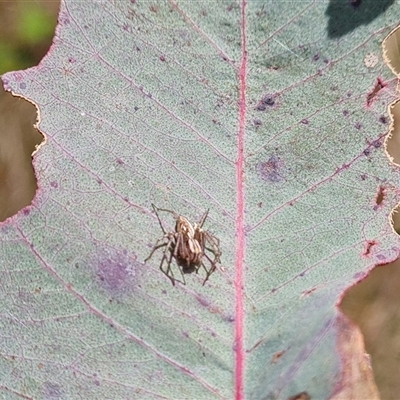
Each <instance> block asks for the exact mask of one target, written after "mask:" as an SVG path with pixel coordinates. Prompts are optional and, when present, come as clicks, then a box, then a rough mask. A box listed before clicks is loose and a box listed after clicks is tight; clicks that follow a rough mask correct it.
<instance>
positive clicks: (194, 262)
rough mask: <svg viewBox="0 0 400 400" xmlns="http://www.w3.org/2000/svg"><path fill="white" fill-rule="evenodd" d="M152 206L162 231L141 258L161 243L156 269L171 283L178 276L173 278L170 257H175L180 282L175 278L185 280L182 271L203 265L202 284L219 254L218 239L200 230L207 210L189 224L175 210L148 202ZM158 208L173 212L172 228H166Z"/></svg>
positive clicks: (213, 268)
mask: <svg viewBox="0 0 400 400" xmlns="http://www.w3.org/2000/svg"><path fill="white" fill-rule="evenodd" d="M152 206H153V209H154V212H155V213H156V216H157V219H158V222H159V224H160V226H161V229H162V231H163V233H164V235H163V236H162V237H161V238H160V239H158V240H157V242H156V244H155V246H154V247H153V250H152V251H151V253H150V255H149V256H148V257H147V258H146V260H145V262H146V261H147V260H149V259H150V258H151V256H152V255H153V253H154V252H155V251H156V250H158V249H160V248H163V247H164V251H163V256H162V258H161V262H160V269H161V271H162V272H163V273H164V274H165V275H167V276H168V278H169V279H170V280H171V282H172V284H173V285H175V281H176V280H178V279H175V277H174V273H173V271H172V268H171V263H172V260H173V259H175V261H176V264H177V265H178V268H179V271H180V273H181V275H182V280H183V282H181V281H179V280H178V282H181V283H183V284H186V282H185V276H184V274H185V273H190V272H193V271H196V273H197V272H198V271H199V269H200V268H203V269H204V270H205V272H206V277H205V279H204V281H203V285H204V284H205V283H206V282H207V280H208V278H209V277H210V275H211V274H212V273H213V272H214V271H215V269H216V266H217V264H218V263H219V262H220V257H221V250H220V248H219V239H218V238H216V237H215V236H213V235H212V234H211V233H210V232H207V231H205V230H203V224H204V222H205V220H206V218H207V215H208V211H206V212H205V213H204V215H203V216H202V218H201V219H200V221H199V223H194V224H193V225H192V224H191V223H190V222H189V220H188V219H187V218H185V217H183V216H181V215H178V214H176V213H175V212H174V211H171V210H166V209H163V208H158V207H156V206H155V205H154V204H152ZM158 211H166V212H169V213H171V214H172V215H173V216H174V218H175V219H176V224H175V231H174V232H166V230H165V229H164V226H163V224H162V222H161V219H160V217H159V215H158ZM160 242H161V243H160ZM204 260H207V263H208V264H209V267H208V268H207V266H206V265H205V264H204ZM165 261H166V264H167V268H166V269H164V268H163V265H164V262H165Z"/></svg>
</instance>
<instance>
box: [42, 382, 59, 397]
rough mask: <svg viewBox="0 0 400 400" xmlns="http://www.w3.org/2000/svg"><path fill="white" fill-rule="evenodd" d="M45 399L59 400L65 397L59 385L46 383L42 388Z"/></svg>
mask: <svg viewBox="0 0 400 400" xmlns="http://www.w3.org/2000/svg"><path fill="white" fill-rule="evenodd" d="M42 393H43V399H45V400H58V399H61V398H62V397H63V391H62V390H61V386H60V385H59V384H58V383H53V382H44V383H43V387H42Z"/></svg>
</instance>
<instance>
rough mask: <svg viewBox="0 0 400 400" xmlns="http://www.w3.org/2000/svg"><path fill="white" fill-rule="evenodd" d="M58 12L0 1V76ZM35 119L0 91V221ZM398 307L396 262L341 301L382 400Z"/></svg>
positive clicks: (31, 141) (398, 344) (24, 176)
mask: <svg viewBox="0 0 400 400" xmlns="http://www.w3.org/2000/svg"><path fill="white" fill-rule="evenodd" d="M121 1H124V0H121ZM58 8H59V1H58V0H57V1H56V0H7V1H5V0H0V74H3V73H4V72H8V71H14V70H20V69H25V68H29V67H33V66H35V65H37V64H38V63H39V62H40V60H41V59H42V58H43V56H44V55H45V54H46V53H47V51H48V49H49V47H50V46H51V42H52V38H53V35H54V29H55V26H56V23H57V14H58ZM36 118H37V113H36V108H35V106H34V105H32V104H30V103H28V102H26V101H24V100H23V99H20V98H15V97H13V96H12V95H11V94H9V93H5V92H4V91H3V90H2V88H0V221H2V220H4V219H5V218H7V217H9V216H11V215H14V214H15V213H16V212H18V210H20V209H21V208H22V207H24V206H26V205H29V204H30V203H31V201H32V199H33V197H34V194H35V191H36V188H37V186H36V178H35V174H34V170H33V167H32V153H33V152H34V151H35V150H36V149H37V147H38V145H40V143H41V142H42V141H43V136H42V135H41V134H40V133H39V132H38V131H37V130H36V129H35V128H34V127H33V125H34V123H35V121H36ZM16 160H18V162H16ZM21 191H23V192H24V193H23V195H21ZM21 199H22V200H21ZM399 304H400V265H399V262H396V263H392V264H389V265H385V266H379V267H376V268H375V269H374V270H373V271H372V273H371V274H370V275H369V276H368V278H366V279H365V280H364V281H362V282H361V283H359V284H357V285H356V286H354V287H352V288H350V289H349V290H348V291H347V292H346V294H345V296H344V298H343V301H342V309H343V311H344V312H345V314H346V315H347V316H348V317H349V318H351V319H352V320H353V321H354V322H355V323H356V324H357V325H358V326H359V327H360V329H361V331H362V333H363V335H364V341H365V349H366V351H367V352H368V353H369V354H370V355H371V362H372V366H373V372H374V377H375V380H376V383H377V386H378V388H379V391H380V394H381V398H382V399H399V398H400V379H399V375H400V373H399V371H400V307H399ZM349 400H350V399H349ZM357 400H358V399H357ZM361 400H364V399H361Z"/></svg>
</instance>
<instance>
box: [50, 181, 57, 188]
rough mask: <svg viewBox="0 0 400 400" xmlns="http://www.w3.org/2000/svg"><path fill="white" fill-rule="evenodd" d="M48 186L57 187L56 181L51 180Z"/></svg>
mask: <svg viewBox="0 0 400 400" xmlns="http://www.w3.org/2000/svg"><path fill="white" fill-rule="evenodd" d="M50 186H51V187H52V188H58V183H57V182H56V181H52V182H50Z"/></svg>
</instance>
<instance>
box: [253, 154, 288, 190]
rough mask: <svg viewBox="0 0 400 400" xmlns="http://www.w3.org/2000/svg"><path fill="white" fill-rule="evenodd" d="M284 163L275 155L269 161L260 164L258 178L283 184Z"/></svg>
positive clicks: (257, 167)
mask: <svg viewBox="0 0 400 400" xmlns="http://www.w3.org/2000/svg"><path fill="white" fill-rule="evenodd" d="M283 170H284V163H283V161H282V160H281V159H280V158H279V157H278V156H275V155H272V156H271V157H270V158H269V159H268V161H264V162H260V163H258V164H257V166H256V171H257V174H258V176H259V177H260V178H261V179H262V180H263V181H267V182H273V183H276V182H281V181H283V180H284V177H283Z"/></svg>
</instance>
